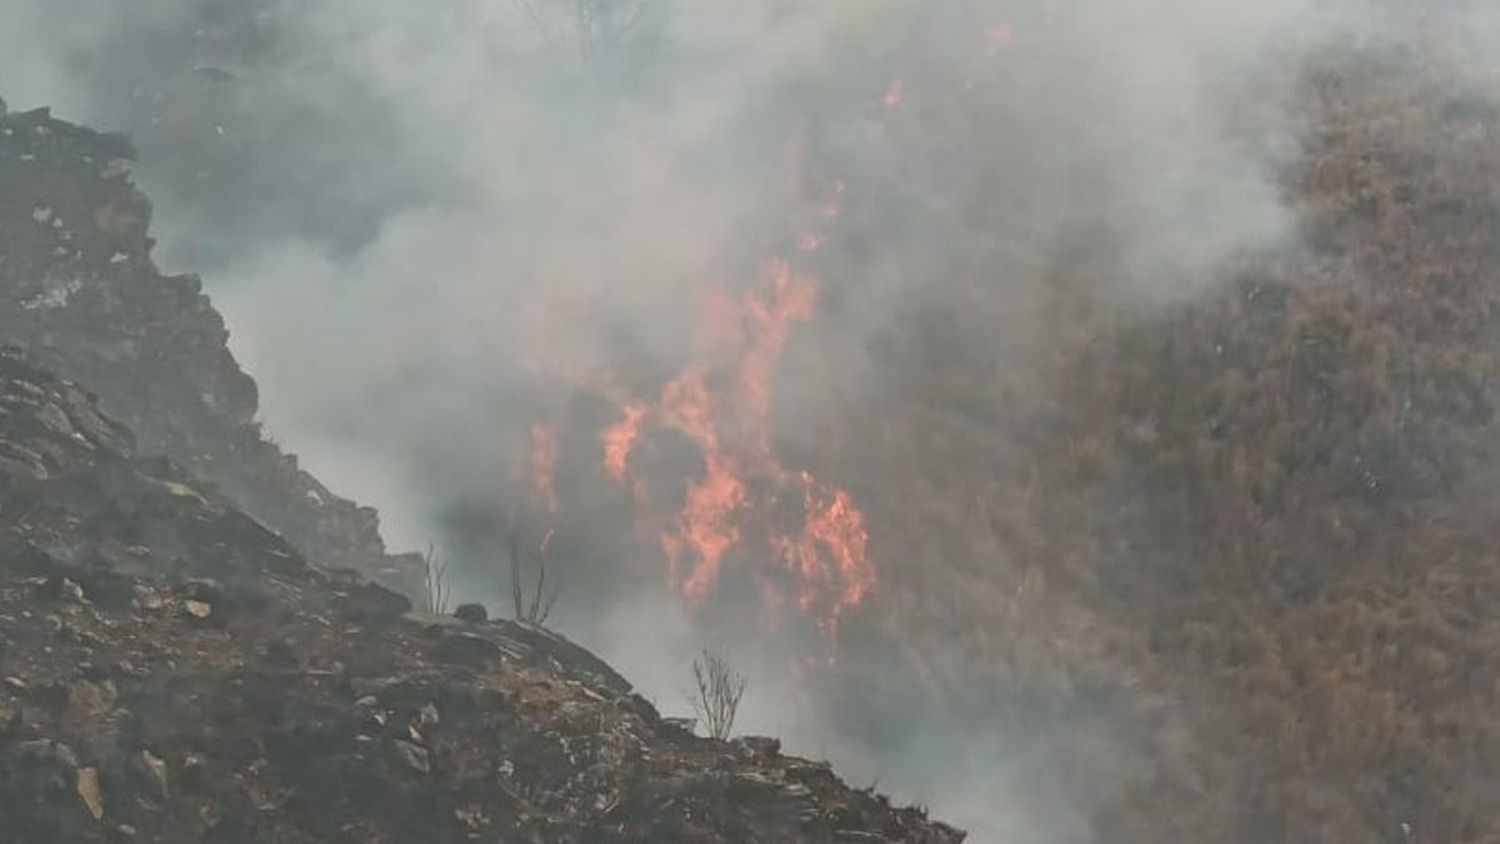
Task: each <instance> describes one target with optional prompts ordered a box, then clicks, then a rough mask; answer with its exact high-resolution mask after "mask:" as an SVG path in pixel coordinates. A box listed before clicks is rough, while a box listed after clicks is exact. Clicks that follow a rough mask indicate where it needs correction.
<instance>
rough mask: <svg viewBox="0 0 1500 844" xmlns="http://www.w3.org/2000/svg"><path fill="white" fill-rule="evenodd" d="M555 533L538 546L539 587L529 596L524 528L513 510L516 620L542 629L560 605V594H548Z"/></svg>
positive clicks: (512, 573) (512, 593) (512, 575)
mask: <svg viewBox="0 0 1500 844" xmlns="http://www.w3.org/2000/svg"><path fill="white" fill-rule="evenodd" d="M554 533H555V529H549V530H548V531H547V534H546V536H544V537H542V541H541V542H540V543H538V544H537V556H536V583H535V584H534V585H533V586H532V588H531V590H530V593H529V594H528V592H527V589H526V583H525V576H524V575H523V574H522V572H521V569H522V568H523V567H525V566H526V555H525V554H524V553H523V552H522V550H521V547H522V543H521V527H520V523H519V520H518V519H517V518H516V511H515V509H512V510H511V520H510V597H511V603H512V604H513V605H514V607H515V618H516V620H517V621H520V622H523V623H525V624H534V625H538V626H540V625H542V624H545V623H546V622H547V619H548V618H549V617H550V616H551V615H552V608H553V607H554V606H556V605H557V594H558V593H557V590H556V589H553V590H552V593H551V594H548V593H547V565H548V561H549V559H550V557H551V554H550V553H549V551H550V550H551V546H552V537H553V534H554Z"/></svg>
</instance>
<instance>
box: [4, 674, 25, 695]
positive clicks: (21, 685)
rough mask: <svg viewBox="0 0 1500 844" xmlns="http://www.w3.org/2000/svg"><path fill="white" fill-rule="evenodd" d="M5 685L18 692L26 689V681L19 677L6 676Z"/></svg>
mask: <svg viewBox="0 0 1500 844" xmlns="http://www.w3.org/2000/svg"><path fill="white" fill-rule="evenodd" d="M5 685H7V686H10V687H11V688H12V689H15V690H16V691H18V692H23V691H25V690H26V681H25V680H22V679H21V678H20V677H6V678H5Z"/></svg>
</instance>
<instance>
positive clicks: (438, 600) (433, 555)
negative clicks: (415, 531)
mask: <svg viewBox="0 0 1500 844" xmlns="http://www.w3.org/2000/svg"><path fill="white" fill-rule="evenodd" d="M422 560H423V562H424V563H426V564H427V611H428V612H429V613H431V614H433V615H447V614H448V604H449V602H450V600H451V599H452V597H453V587H452V585H451V584H449V583H448V562H447V561H446V560H440V559H438V556H437V552H436V550H434V549H433V547H432V546H431V545H428V546H427V554H426V556H424V557H423V558H422Z"/></svg>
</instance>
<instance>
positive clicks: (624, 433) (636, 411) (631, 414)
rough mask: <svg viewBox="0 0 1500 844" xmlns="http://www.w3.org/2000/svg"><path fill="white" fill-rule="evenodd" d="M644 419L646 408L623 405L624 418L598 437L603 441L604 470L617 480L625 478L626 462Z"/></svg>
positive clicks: (639, 433) (635, 405)
mask: <svg viewBox="0 0 1500 844" xmlns="http://www.w3.org/2000/svg"><path fill="white" fill-rule="evenodd" d="M645 419H646V408H645V407H643V406H641V405H638V404H628V405H626V406H625V418H624V419H621V420H620V421H619V422H616V423H615V424H613V425H611V426H609V427H608V428H606V429H604V433H602V434H600V435H599V438H600V439H601V440H603V442H604V471H606V472H608V473H609V476H610V477H611V478H614V479H615V480H617V481H624V480H625V468H626V464H627V463H628V462H629V461H630V451H631V449H633V448H635V440H636V438H637V437H639V436H640V435H641V423H642V422H643V421H645Z"/></svg>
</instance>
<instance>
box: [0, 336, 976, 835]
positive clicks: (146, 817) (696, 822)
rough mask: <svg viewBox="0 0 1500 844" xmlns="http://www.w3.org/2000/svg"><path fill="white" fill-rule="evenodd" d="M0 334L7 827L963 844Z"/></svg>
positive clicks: (3, 828)
mask: <svg viewBox="0 0 1500 844" xmlns="http://www.w3.org/2000/svg"><path fill="white" fill-rule="evenodd" d="M132 447H133V446H132V437H131V434H130V433H129V432H128V430H127V429H125V428H124V427H123V426H121V425H119V424H118V423H116V422H114V421H112V420H110V419H109V418H108V417H106V416H105V415H103V414H102V413H101V412H100V411H99V409H98V408H97V407H96V404H95V401H94V398H93V397H92V396H91V395H89V394H88V393H86V392H84V391H83V390H82V389H80V388H79V387H76V386H74V385H73V384H71V383H68V382H63V381H59V380H56V379H55V378H53V377H51V376H49V375H47V374H45V373H43V372H42V371H41V370H39V369H37V368H35V367H34V366H33V365H31V364H30V363H28V362H26V361H25V360H24V359H23V357H22V356H21V354H20V353H19V352H18V351H16V350H5V351H3V352H0V841H4V842H18V843H19V842H30V844H37V842H54V841H55V842H84V841H152V842H176V841H181V842H187V841H205V840H208V841H222V842H309V844H310V842H334V841H347V842H351V844H352V842H360V844H369V842H398V841H424V842H426V841H532V842H589V844H593V843H594V842H611V841H618V842H627V841H635V842H665V841H673V842H725V844H729V842H734V844H743V843H744V842H768V843H769V842H790V841H808V842H856V841H869V842H876V841H886V842H915V843H916V844H921V842H931V843H932V844H944V843H945V842H958V841H960V840H962V838H963V836H962V834H960V833H958V832H955V831H953V830H951V829H949V828H947V827H945V826H943V825H941V824H936V823H932V822H929V821H927V820H926V819H925V817H924V814H923V813H922V812H919V811H916V810H895V809H892V808H891V807H890V805H889V804H888V803H887V802H886V801H885V800H884V799H883V798H880V797H878V796H876V795H874V794H872V793H870V792H867V791H856V790H852V789H850V788H847V787H845V786H844V785H843V784H842V783H841V782H840V781H839V780H838V779H837V778H836V777H835V776H834V774H833V773H832V772H831V771H830V770H829V768H828V767H827V766H825V765H822V764H817V763H812V762H806V761H803V760H799V759H793V758H789V757H784V756H782V755H781V754H780V753H779V752H778V747H777V744H776V743H775V742H774V741H772V740H770V739H752V738H747V739H741V740H738V741H735V742H730V743H726V742H717V741H711V740H707V739H700V738H697V737H695V736H693V735H692V734H691V733H689V732H687V731H685V730H684V729H683V728H682V727H681V726H678V725H676V724H675V723H673V722H668V721H664V720H663V719H662V718H661V717H659V716H658V715H657V713H656V712H655V711H654V710H653V708H652V707H651V705H650V704H648V703H647V702H646V701H644V700H643V699H642V698H640V697H639V696H638V695H635V694H633V693H632V692H631V689H630V686H629V684H628V683H626V682H625V681H624V680H623V679H621V678H620V677H619V676H617V675H616V674H615V673H614V672H613V671H611V670H610V669H609V668H608V667H607V666H605V665H603V664H602V663H600V662H599V661H598V660H596V659H594V658H593V657H592V656H590V655H589V654H588V653H587V652H584V651H582V650H581V649H579V648H577V647H576V646H573V645H570V644H569V643H568V642H566V641H565V640H563V639H561V638H558V637H556V636H554V635H552V634H550V633H547V632H545V631H542V630H539V629H535V628H529V627H524V626H520V625H516V624H512V623H509V622H485V621H479V620H476V619H473V618H471V619H470V620H468V621H459V620H458V619H456V618H452V617H434V616H423V615H416V614H412V613H410V612H409V611H408V607H409V604H408V602H407V601H406V600H405V599H404V598H402V597H400V596H399V595H396V594H394V593H392V592H390V591H387V590H385V589H383V588H381V587H379V586H375V585H372V584H370V583H367V582H364V581H362V580H361V579H360V578H359V577H358V576H357V574H356V573H354V572H346V571H330V570H325V569H322V568H319V567H315V566H313V565H312V564H310V563H309V562H308V561H307V560H305V559H304V558H303V557H302V555H301V554H299V553H298V552H297V551H296V550H295V549H294V548H293V547H292V546H290V545H289V544H287V543H286V542H285V541H284V540H282V539H281V538H280V537H278V536H277V535H276V534H274V533H272V532H270V531H268V530H267V529H265V528H263V527H261V526H260V525H259V524H258V523H256V522H255V521H254V520H252V519H250V518H249V517H248V516H246V515H244V514H242V513H240V512H239V511H238V510H236V509H235V508H234V507H233V505H231V504H230V503H229V502H227V501H226V500H225V499H224V498H222V497H221V496H220V495H218V494H217V493H215V492H214V491H213V490H212V489H211V488H210V487H207V486H204V485H200V484H198V483H197V482H196V481H195V480H194V479H192V478H191V477H190V476H188V475H187V474H186V473H185V472H183V471H182V470H180V469H179V468H177V467H176V466H174V465H173V464H171V463H169V462H167V461H165V460H160V459H139V458H134V457H132V456H131V453H132Z"/></svg>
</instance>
